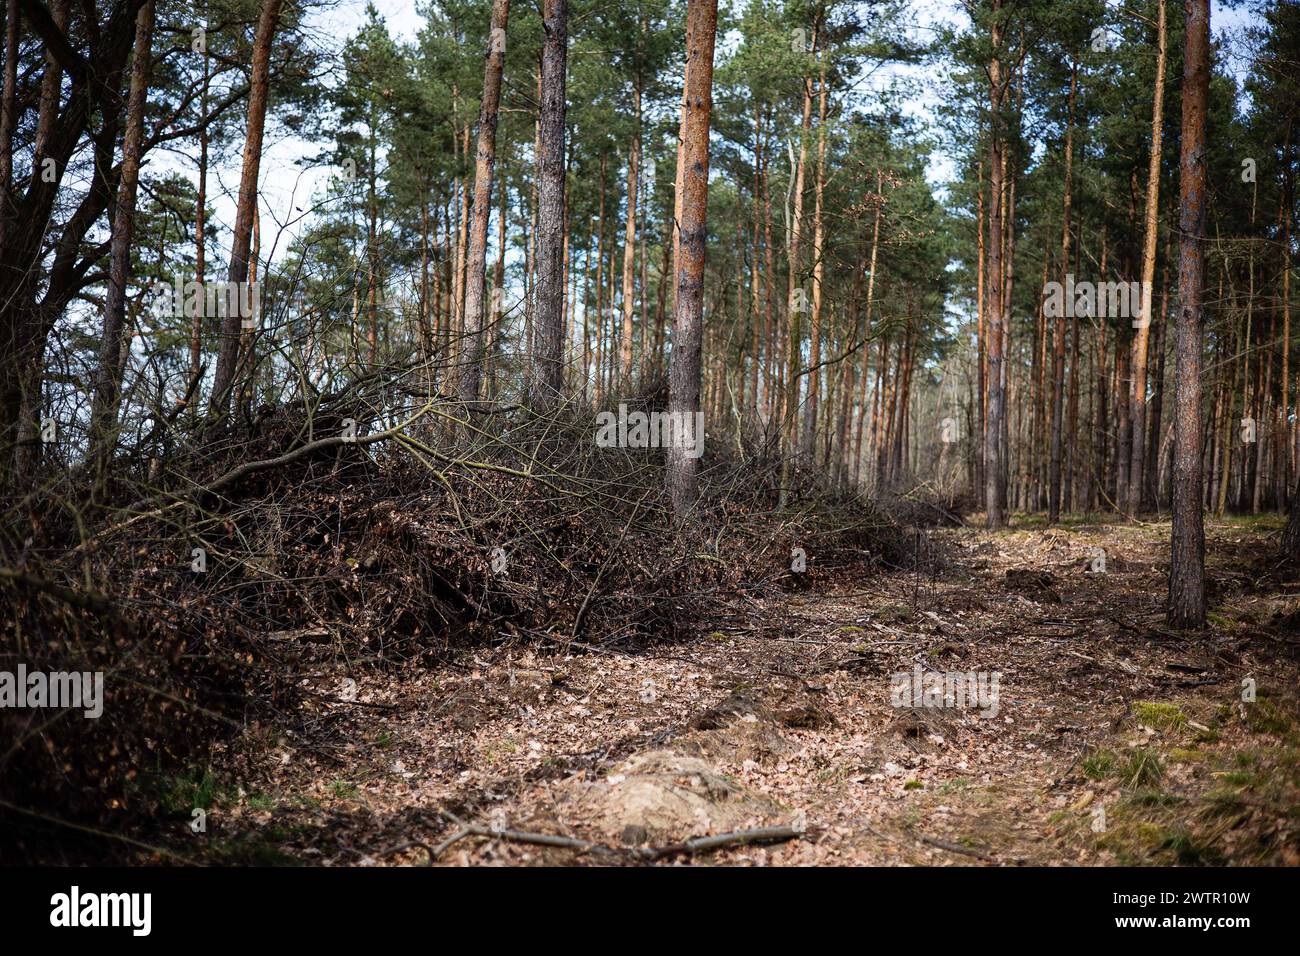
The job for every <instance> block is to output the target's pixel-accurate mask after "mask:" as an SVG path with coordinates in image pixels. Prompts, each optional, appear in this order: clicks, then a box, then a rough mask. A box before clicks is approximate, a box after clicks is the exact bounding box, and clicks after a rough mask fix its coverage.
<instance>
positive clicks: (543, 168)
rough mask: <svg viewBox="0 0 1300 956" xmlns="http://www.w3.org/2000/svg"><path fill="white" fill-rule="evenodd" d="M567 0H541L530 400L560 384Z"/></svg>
mask: <svg viewBox="0 0 1300 956" xmlns="http://www.w3.org/2000/svg"><path fill="white" fill-rule="evenodd" d="M568 20H569V5H568V0H544V4H543V10H542V30H543V32H544V34H545V36H544V39H543V42H542V74H541V76H542V79H541V85H542V103H541V115H540V118H539V123H538V139H539V143H540V146H541V148H540V150H539V151H538V157H537V159H538V162H537V167H538V168H537V179H538V186H537V206H538V212H537V314H536V317H535V318H534V320H533V395H532V400H533V404H534V405H535V406H537V407H538V408H548V407H551V406H553V405H554V404H556V403H558V401H559V399H560V392H561V389H562V388H563V386H564V249H563V244H564V237H563V235H562V233H563V230H564V136H565V132H564V111H565V101H564V97H565V72H564V71H565V60H566V58H567V55H568Z"/></svg>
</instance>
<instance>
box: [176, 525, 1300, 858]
mask: <svg viewBox="0 0 1300 956" xmlns="http://www.w3.org/2000/svg"><path fill="white" fill-rule="evenodd" d="M1269 530H1270V529H1269V528H1268V527H1264V528H1262V529H1261V528H1260V527H1257V526H1248V525H1246V524H1243V523H1222V524H1216V525H1213V526H1212V527H1211V529H1210V540H1209V548H1210V558H1209V565H1210V576H1211V580H1212V594H1211V606H1212V608H1213V615H1212V626H1211V627H1210V628H1209V629H1208V630H1207V631H1206V632H1205V633H1204V634H1201V635H1196V636H1192V637H1186V636H1183V635H1179V634H1176V633H1173V632H1170V631H1168V630H1166V629H1165V627H1164V624H1163V615H1162V613H1161V610H1160V603H1161V600H1162V597H1163V592H1164V572H1163V568H1162V565H1161V561H1162V560H1163V555H1164V551H1165V542H1166V541H1167V536H1168V526H1167V525H1148V526H1141V527H1125V526H1101V525H1097V526H1086V525H1081V526H1070V527H1065V528H1058V529H1052V530H1046V529H1043V528H1041V527H1040V528H1032V527H1031V528H1025V529H1021V530H1014V531H1009V532H1006V533H1001V534H997V535H993V534H989V533H986V532H980V531H975V530H970V529H957V530H943V531H932V532H929V534H930V536H931V539H932V542H933V544H934V546H935V550H936V552H937V553H938V554H939V555H940V558H941V566H940V567H939V568H938V569H937V570H935V571H934V572H933V573H925V574H916V573H911V572H884V573H881V574H879V575H877V576H874V577H871V578H869V579H867V580H866V581H864V582H862V585H861V587H860V588H859V589H858V590H856V591H853V592H851V593H839V594H834V595H830V596H826V595H814V594H810V593H800V594H788V595H784V596H782V597H780V598H779V599H775V600H770V601H747V602H745V603H744V604H742V605H738V606H737V615H736V620H735V624H734V626H733V627H730V628H729V629H728V630H726V631H725V632H713V633H711V634H705V635H701V636H700V637H699V638H698V639H697V640H694V641H691V642H689V643H684V644H676V645H672V646H659V647H653V648H649V649H645V650H642V651H639V652H637V653H623V652H621V651H619V650H617V649H605V650H604V651H603V652H591V651H586V652H582V651H580V652H578V653H573V652H571V650H570V649H568V648H564V647H560V646H557V647H555V648H542V649H536V650H532V651H528V652H520V650H518V649H517V648H515V649H511V648H502V649H497V650H484V651H481V652H479V653H476V654H473V655H468V656H466V657H464V658H463V659H462V660H460V661H458V662H457V663H456V664H455V665H449V666H446V667H444V668H441V669H439V670H437V671H429V670H420V671H415V670H413V671H412V672H411V673H409V674H406V675H397V676H393V675H389V676H385V677H366V678H362V679H361V680H359V682H358V684H357V686H356V688H355V690H356V701H355V702H350V703H345V702H341V701H338V700H337V698H338V697H339V696H340V694H342V695H343V696H351V693H350V690H351V687H350V685H347V684H345V683H343V682H344V681H345V680H346V678H345V677H343V676H342V674H343V672H340V673H339V674H330V675H328V676H322V677H320V678H318V679H317V680H316V681H315V682H314V687H315V689H316V690H318V691H319V693H320V694H321V695H322V696H321V698H320V700H321V703H320V704H319V707H318V713H317V714H316V716H315V719H313V720H312V721H310V722H309V724H308V733H307V734H306V735H305V737H302V738H299V739H294V740H292V741H287V742H284V743H283V744H276V743H274V742H273V743H272V744H271V745H270V746H269V747H267V746H263V745H264V744H265V740H259V746H256V747H250V748H243V749H242V751H241V753H242V756H237V755H233V754H232V755H230V757H229V760H228V763H229V767H228V771H227V772H237V774H238V778H239V779H241V780H243V781H244V783H243V785H242V786H241V787H238V788H235V787H234V786H233V785H227V786H225V787H224V788H223V787H222V786H221V785H220V784H218V785H216V786H214V787H210V789H211V790H212V791H213V792H212V795H211V797H210V800H211V811H210V817H209V819H210V826H209V831H208V833H207V834H206V835H204V836H201V837H196V839H202V840H205V841H206V846H205V848H204V851H203V853H204V855H205V856H210V857H216V858H218V859H226V860H255V861H262V862H271V861H283V862H290V861H297V862H305V863H323V864H355V863H358V862H360V863H375V864H396V863H424V862H425V861H426V860H427V858H428V853H427V852H426V849H425V847H434V846H436V845H438V844H439V843H440V841H443V840H445V839H446V838H447V837H448V836H449V835H451V834H453V833H454V832H455V831H456V830H457V825H456V822H455V821H457V820H459V821H464V822H472V823H477V824H479V825H482V826H486V827H488V828H490V829H491V828H495V829H496V830H501V829H510V830H520V831H531V832H539V833H546V834H555V835H564V836H567V837H573V838H579V839H583V840H589V841H593V842H596V843H601V844H606V845H610V846H616V847H621V846H637V845H641V846H644V845H663V844H667V843H672V842H676V841H679V840H683V839H686V838H689V837H693V836H699V835H703V834H707V833H718V832H724V831H730V830H736V829H743V828H749V827H758V826H767V825H775V824H794V825H795V826H796V828H798V829H801V830H802V836H801V837H800V838H798V839H795V840H790V841H787V842H784V843H780V844H777V845H771V846H744V847H734V848H727V849H723V850H718V851H715V852H711V853H708V854H702V855H699V856H697V857H696V858H695V859H696V862H711V863H752V864H760V865H778V864H780V865H788V864H795V865H801V864H813V863H840V864H849V863H853V864H858V863H862V864H940V865H968V864H973V865H982V864H1013V863H1020V862H1023V863H1033V864H1054V863H1061V864H1079V863H1083V864H1087V863H1121V864H1130V863H1198V862H1236V863H1248V862H1264V863H1286V864H1290V865H1295V864H1297V863H1300V779H1298V777H1300V771H1298V769H1297V768H1298V767H1300V733H1298V732H1297V727H1300V723H1297V686H1298V685H1297V676H1298V675H1300V667H1298V666H1297V661H1298V654H1297V646H1298V644H1300V583H1298V582H1297V577H1296V573H1295V570H1294V569H1290V570H1287V569H1285V568H1279V567H1278V566H1277V562H1276V561H1275V560H1274V559H1273V558H1272V556H1271V555H1272V551H1271V544H1270V542H1269V541H1268V540H1267V538H1266V532H1267V531H1269ZM917 668H920V669H921V672H923V673H927V674H945V673H953V674H956V673H966V672H975V673H976V674H978V675H983V679H984V680H985V681H986V683H985V684H984V685H983V686H984V689H986V690H988V689H990V685H988V684H987V681H988V680H989V679H991V675H992V673H993V672H996V673H997V675H998V684H997V707H996V714H994V712H993V711H994V708H993V707H991V706H988V705H989V703H990V701H989V700H988V699H987V698H986V699H982V700H979V699H977V700H976V701H973V702H972V701H967V704H968V705H970V704H971V703H977V704H978V703H983V704H984V705H985V706H984V707H983V709H980V708H979V707H976V706H966V707H930V706H920V707H914V706H912V707H909V706H895V700H894V698H895V696H896V695H895V694H894V693H893V675H895V674H899V673H905V674H909V675H910V674H911V673H913V672H914V671H915V669H917ZM1245 678H1251V679H1253V680H1254V681H1255V684H1256V696H1255V700H1254V701H1252V702H1245V701H1243V700H1242V697H1243V687H1242V681H1243V680H1244V679H1245ZM909 679H910V678H909ZM923 679H924V680H927V681H930V680H934V679H935V678H934V677H927V678H923ZM340 688H342V689H340ZM1246 696H1249V695H1248V694H1247V695H1246ZM250 754H251V755H252V756H249V755H250ZM235 767H239V768H240V769H239V770H238V771H234V770H233V768H235ZM217 779H218V780H220V779H223V777H222V776H221V774H220V773H219V774H218V778H217ZM225 779H228V778H225ZM420 843H423V844H424V847H422V846H419V845H418V844H420ZM623 859H624V858H623V857H618V856H616V857H610V856H607V855H603V854H600V853H592V852H582V851H576V850H574V849H569V848H554V847H545V846H538V845H530V844H525V843H519V842H515V841H513V840H507V839H494V838H490V837H485V836H478V835H475V836H469V837H467V838H464V839H461V840H459V841H456V842H454V843H452V844H451V845H450V846H448V847H446V849H444V850H442V852H441V853H440V855H439V857H438V862H439V863H444V864H466V863H472V864H485V863H487V864H491V863H496V864H539V863H608V862H611V861H612V862H618V861H621V860H623ZM669 859H670V860H676V861H682V860H686V859H688V857H686V856H685V855H677V856H675V857H671V858H669Z"/></svg>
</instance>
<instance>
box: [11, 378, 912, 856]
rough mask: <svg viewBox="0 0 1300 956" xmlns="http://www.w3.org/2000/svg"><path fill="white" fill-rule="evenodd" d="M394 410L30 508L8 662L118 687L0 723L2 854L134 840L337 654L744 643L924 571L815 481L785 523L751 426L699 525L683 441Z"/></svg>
mask: <svg viewBox="0 0 1300 956" xmlns="http://www.w3.org/2000/svg"><path fill="white" fill-rule="evenodd" d="M386 398H387V403H386V404H385V405H378V403H376V402H374V401H370V400H367V398H366V396H365V395H362V394H357V393H344V394H342V395H339V396H334V397H332V398H318V399H317V400H315V401H314V402H313V403H311V404H309V405H299V406H288V407H285V406H281V407H277V408H274V409H264V410H263V411H262V412H261V413H259V414H257V415H254V416H250V417H248V418H246V419H245V420H244V421H243V422H242V423H241V424H239V425H238V426H233V425H232V426H226V427H222V428H214V427H213V426H212V425H211V424H206V425H204V424H201V423H197V422H196V423H194V424H193V425H192V426H191V427H189V428H188V430H187V429H186V426H185V423H184V421H183V420H182V419H178V420H177V421H176V422H173V423H172V426H173V427H172V428H171V430H170V432H169V434H168V435H167V436H166V441H165V442H163V441H162V440H161V439H159V440H158V441H155V443H154V444H153V445H151V446H141V447H138V448H134V449H132V450H131V451H130V452H129V453H124V454H123V455H122V456H121V457H120V458H119V459H118V460H117V461H115V463H114V468H113V472H112V475H111V480H110V481H108V482H107V483H105V482H100V483H98V484H97V485H96V486H95V487H94V488H93V489H88V487H87V486H88V485H89V479H88V477H87V476H86V475H85V474H82V473H80V472H78V471H77V469H76V468H63V469H51V470H50V471H49V472H48V473H47V474H46V475H45V476H44V478H43V480H42V481H41V482H39V483H38V484H37V485H36V486H35V490H33V491H32V492H31V493H30V494H29V495H27V497H25V498H24V499H23V500H22V501H21V502H19V503H18V505H17V506H16V508H15V515H16V518H17V522H16V524H15V529H16V530H13V531H11V532H10V533H9V534H7V535H6V536H5V538H4V539H3V548H4V553H3V554H0V601H3V602H4V603H5V604H7V605H9V607H10V609H11V610H10V612H9V613H8V614H6V615H5V616H4V623H3V625H2V626H3V628H4V636H3V640H2V641H0V670H4V669H9V670H12V669H13V665H14V664H15V663H16V662H18V661H22V662H24V663H25V664H26V666H27V667H28V668H29V669H44V670H47V671H82V672H84V671H102V672H104V674H105V684H106V688H107V690H106V704H105V707H104V713H103V716H102V717H100V718H99V719H97V720H87V719H84V718H83V717H82V716H81V715H80V713H72V712H68V711H14V710H7V711H3V710H0V849H2V848H3V847H4V846H5V845H6V844H12V843H14V842H15V841H16V842H17V843H18V844H19V848H18V849H19V852H26V853H28V854H29V855H30V853H31V852H33V851H32V847H31V846H26V847H25V849H24V845H25V841H29V840H30V839H31V834H32V833H33V832H35V831H39V830H41V827H42V826H43V825H44V823H48V824H49V826H50V827H53V828H54V829H55V830H57V829H58V828H59V827H60V826H61V825H62V824H57V823H54V822H52V821H51V820H45V821H44V823H43V822H42V820H43V818H45V817H54V818H57V819H59V820H61V821H63V822H64V823H67V822H72V821H80V822H79V824H78V825H82V824H85V825H89V826H92V827H100V826H104V827H106V828H107V829H110V830H112V831H113V832H116V833H124V832H125V833H129V832H130V826H131V824H130V819H129V818H130V816H131V814H132V812H133V810H134V809H135V808H136V807H138V806H143V805H146V804H147V803H148V801H147V800H140V799H137V798H138V797H139V796H140V791H141V788H145V787H147V786H148V780H149V779H151V778H152V777H153V776H154V775H155V774H158V773H160V772H162V771H164V770H165V769H167V768H169V767H175V766H181V765H184V764H185V763H186V761H188V760H192V759H193V758H194V757H195V755H196V753H198V752H199V751H201V750H203V749H204V748H205V747H208V746H210V745H211V742H212V741H213V740H217V739H221V738H223V737H229V736H231V735H233V734H235V733H237V732H239V731H240V730H243V729H247V728H248V727H249V726H251V725H254V724H257V723H260V724H262V725H267V724H270V725H274V724H275V723H276V721H277V720H292V714H293V712H294V709H295V707H296V706H297V705H298V703H299V702H300V696H299V695H300V694H302V693H304V691H302V689H301V688H302V684H303V682H302V681H301V680H300V677H301V675H302V674H304V673H305V672H307V671H309V670H311V669H312V668H315V667H320V666H321V665H322V663H328V662H330V661H331V660H335V661H336V660H338V659H343V658H345V659H346V660H347V661H348V665H349V667H352V668H358V667H359V668H365V667H373V668H392V667H398V666H407V667H409V666H420V665H422V664H428V663H432V662H436V661H437V660H439V659H441V658H443V657H445V656H446V655H450V654H455V653H457V652H458V651H460V650H462V649H464V648H467V647H473V646H476V645H481V644H483V643H484V642H495V643H499V642H512V641H513V642H531V643H534V644H537V645H540V646H553V647H556V648H560V649H562V650H565V651H566V652H579V653H581V652H583V650H584V649H586V648H590V647H592V646H605V647H610V646H617V647H618V648H619V649H621V650H635V648H636V647H638V646H643V645H645V644H646V643H647V642H664V641H675V640H681V639H683V638H685V637H688V636H690V635H691V634H693V633H696V632H699V631H703V630H713V629H718V628H720V627H725V625H726V622H727V621H728V619H729V618H730V617H731V616H732V615H733V614H734V613H736V612H735V610H734V609H735V606H736V603H737V602H739V601H742V600H744V599H745V597H746V596H750V597H752V596H755V595H761V594H765V593H771V592H773V591H775V590H777V589H791V588H801V587H809V586H831V585H833V584H834V583H835V582H836V581H837V579H848V578H854V577H860V576H861V575H862V574H864V573H866V572H868V571H869V570H870V569H871V568H873V567H910V566H912V564H913V562H915V561H917V560H918V555H917V552H916V535H915V533H914V531H913V530H911V529H908V528H906V527H905V526H904V525H902V524H901V523H899V522H898V521H896V520H894V519H892V518H891V517H890V516H889V515H888V514H886V513H883V512H882V511H880V510H879V509H877V508H876V507H874V506H872V505H871V504H870V503H869V502H867V501H866V500H865V499H863V498H861V497H855V496H845V495H842V494H837V493H834V492H832V491H830V490H828V489H827V488H826V487H825V485H824V484H823V483H822V481H821V479H820V477H819V476H818V475H817V474H815V473H813V472H811V471H809V470H806V469H802V468H795V469H793V471H792V474H793V479H792V481H793V487H792V488H790V489H788V492H787V495H786V500H785V504H784V505H783V506H782V507H779V508H778V506H777V505H778V501H779V499H780V494H779V492H780V489H779V482H780V478H781V475H782V473H783V471H785V472H787V474H789V473H791V470H790V469H783V468H782V463H781V461H780V460H779V459H777V458H775V457H774V456H772V455H770V454H764V453H763V450H762V449H763V447H764V446H763V445H762V443H761V442H759V441H757V440H755V439H753V438H748V437H746V436H744V435H739V436H738V435H731V436H729V437H727V438H726V440H723V439H721V438H719V439H713V438H712V437H711V438H710V441H709V442H708V443H707V445H706V453H705V455H704V457H703V458H702V459H701V463H700V464H701V472H700V474H701V482H700V487H701V498H700V505H699V509H698V513H697V514H696V515H695V516H693V518H692V519H691V520H688V521H682V520H675V519H674V517H673V515H672V512H671V508H670V506H669V503H668V500H667V497H666V495H665V494H664V491H663V487H664V460H663V455H664V453H663V451H662V450H660V449H648V448H602V447H598V446H597V444H596V442H595V441H594V440H593V436H594V435H595V433H596V423H595V417H594V415H593V414H592V413H590V412H586V411H579V410H574V409H568V410H566V411H563V412H559V413H555V414H553V415H550V416H547V417H542V416H538V415H535V414H532V413H529V412H526V411H524V410H523V409H520V408H517V407H516V408H499V407H498V408H486V407H484V408H477V409H472V410H469V413H467V410H465V409H464V408H463V407H460V406H457V405H455V404H453V403H441V402H438V401H434V402H429V401H427V400H425V399H423V398H408V399H406V400H400V399H398V400H394V399H393V398H392V396H391V394H390V395H388V396H387V397H386ZM182 438H184V440H182ZM788 480H790V479H788ZM42 807H43V808H46V810H49V809H50V808H56V809H57V813H55V812H49V813H45V812H43V811H34V810H33V808H42ZM33 813H36V814H37V815H35V816H33Z"/></svg>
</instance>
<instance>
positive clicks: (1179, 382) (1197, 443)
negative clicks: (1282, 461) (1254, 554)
mask: <svg viewBox="0 0 1300 956" xmlns="http://www.w3.org/2000/svg"><path fill="white" fill-rule="evenodd" d="M1183 8H1184V10H1185V12H1186V21H1187V26H1186V38H1185V47H1184V53H1183V64H1184V66H1183V121H1182V142H1181V158H1180V169H1179V191H1180V193H1181V196H1180V207H1181V215H1180V219H1179V227H1180V231H1181V235H1180V237H1179V250H1178V259H1179V263H1178V323H1177V327H1176V335H1177V341H1176V343H1175V346H1174V348H1175V350H1176V355H1177V366H1176V369H1175V373H1174V374H1175V380H1174V474H1173V530H1172V535H1171V540H1170V561H1169V623H1170V624H1172V625H1173V626H1175V627H1200V626H1202V625H1203V624H1204V623H1205V525H1204V513H1203V502H1202V475H1201V348H1202V335H1203V323H1204V315H1203V304H1202V290H1203V287H1204V284H1205V249H1204V238H1205V207H1206V201H1205V188H1206V183H1205V180H1206V150H1207V143H1206V128H1205V127H1206V105H1207V100H1208V99H1209V88H1210V39H1209V32H1210V5H1209V0H1183Z"/></svg>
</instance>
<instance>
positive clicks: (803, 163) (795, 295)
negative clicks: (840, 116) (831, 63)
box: [781, 30, 817, 503]
mask: <svg viewBox="0 0 1300 956" xmlns="http://www.w3.org/2000/svg"><path fill="white" fill-rule="evenodd" d="M816 49H817V31H816V30H814V31H813V50H814V52H815V51H816ZM812 102H813V97H812V80H811V79H810V78H808V77H805V78H804V81H803V119H802V121H801V122H800V125H799V160H798V162H797V164H795V168H794V170H793V174H794V182H793V186H792V189H793V198H794V209H793V212H792V213H791V215H790V236H789V240H788V242H787V244H786V264H787V269H788V275H789V279H788V282H787V287H786V309H785V312H786V327H787V330H788V332H789V342H788V344H787V349H786V360H785V361H786V367H785V389H784V408H783V410H782V414H781V418H782V422H783V424H784V428H785V452H786V458H785V463H784V464H783V465H782V469H781V500H782V502H783V503H784V500H785V496H786V491H787V487H788V485H789V482H788V480H787V479H788V477H789V467H790V464H789V463H790V459H791V458H792V457H793V456H794V455H795V453H796V452H797V450H798V449H797V448H796V447H795V441H796V439H797V436H798V431H799V367H800V366H801V365H802V364H803V327H802V323H801V316H802V314H803V310H804V309H806V308H807V306H806V304H805V301H804V296H803V289H802V287H801V286H800V284H799V251H800V245H801V237H802V233H803V193H804V179H805V176H806V170H807V166H808V131H809V130H810V129H811V128H812Z"/></svg>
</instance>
